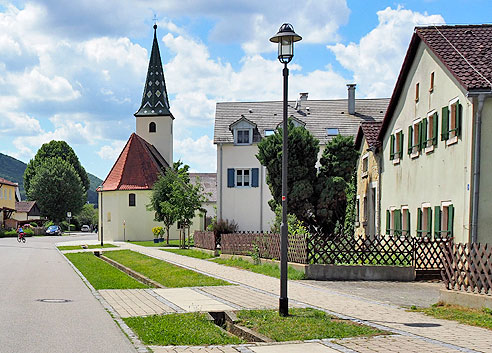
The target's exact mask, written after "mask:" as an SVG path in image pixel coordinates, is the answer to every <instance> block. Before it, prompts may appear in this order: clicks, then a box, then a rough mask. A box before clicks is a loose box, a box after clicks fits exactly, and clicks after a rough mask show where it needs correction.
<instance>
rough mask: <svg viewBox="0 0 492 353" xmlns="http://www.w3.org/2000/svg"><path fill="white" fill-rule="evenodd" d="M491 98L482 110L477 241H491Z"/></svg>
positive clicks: (486, 101)
mask: <svg viewBox="0 0 492 353" xmlns="http://www.w3.org/2000/svg"><path fill="white" fill-rule="evenodd" d="M491 137H492V98H488V99H486V100H485V102H484V107H483V110H482V142H481V155H480V196H479V206H478V232H477V233H478V242H479V243H492V197H490V195H492V138H491Z"/></svg>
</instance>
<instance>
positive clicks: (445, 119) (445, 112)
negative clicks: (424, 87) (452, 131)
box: [441, 107, 449, 141]
mask: <svg viewBox="0 0 492 353" xmlns="http://www.w3.org/2000/svg"><path fill="white" fill-rule="evenodd" d="M441 121H442V124H441V141H446V140H447V139H448V138H449V126H448V125H449V109H448V107H442V115H441Z"/></svg>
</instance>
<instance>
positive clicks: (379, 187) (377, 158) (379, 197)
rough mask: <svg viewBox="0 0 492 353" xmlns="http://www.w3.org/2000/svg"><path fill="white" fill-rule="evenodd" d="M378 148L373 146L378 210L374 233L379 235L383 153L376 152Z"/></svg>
mask: <svg viewBox="0 0 492 353" xmlns="http://www.w3.org/2000/svg"><path fill="white" fill-rule="evenodd" d="M378 150H379V148H377V147H376V148H374V151H373V153H374V156H375V157H376V158H375V159H376V162H377V163H378V198H377V202H378V204H377V207H376V210H377V212H378V216H377V218H376V223H377V225H376V226H377V228H378V229H377V230H378V231H377V232H376V233H379V234H377V235H381V191H382V189H381V184H382V182H381V177H382V175H381V172H382V170H383V168H382V160H383V158H382V155H383V154H382V153H378ZM381 152H382V151H381Z"/></svg>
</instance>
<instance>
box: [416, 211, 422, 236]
mask: <svg viewBox="0 0 492 353" xmlns="http://www.w3.org/2000/svg"><path fill="white" fill-rule="evenodd" d="M421 236H422V209H421V208H417V237H421Z"/></svg>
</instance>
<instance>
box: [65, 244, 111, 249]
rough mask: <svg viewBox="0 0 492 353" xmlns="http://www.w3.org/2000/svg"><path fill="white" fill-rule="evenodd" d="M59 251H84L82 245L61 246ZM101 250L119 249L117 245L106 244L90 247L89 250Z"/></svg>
mask: <svg viewBox="0 0 492 353" xmlns="http://www.w3.org/2000/svg"><path fill="white" fill-rule="evenodd" d="M57 248H58V249H59V250H80V249H83V247H82V245H63V246H62V245H60V246H57ZM101 248H117V246H116V245H113V244H104V246H101V245H88V246H87V249H101Z"/></svg>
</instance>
